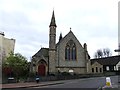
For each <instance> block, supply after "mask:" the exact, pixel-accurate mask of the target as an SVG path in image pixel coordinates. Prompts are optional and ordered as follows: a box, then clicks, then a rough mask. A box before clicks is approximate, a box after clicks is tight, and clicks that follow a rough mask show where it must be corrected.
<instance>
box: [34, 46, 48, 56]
mask: <svg viewBox="0 0 120 90" xmlns="http://www.w3.org/2000/svg"><path fill="white" fill-rule="evenodd" d="M41 55H43V56H44V57H48V56H49V48H41V49H40V50H39V51H38V52H37V53H36V54H35V55H33V56H32V57H40V56H41Z"/></svg>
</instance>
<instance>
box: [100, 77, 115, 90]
mask: <svg viewBox="0 0 120 90" xmlns="http://www.w3.org/2000/svg"><path fill="white" fill-rule="evenodd" d="M112 88H113V87H112V84H111V79H110V77H106V85H105V86H104V87H103V88H102V90H111V89H112Z"/></svg>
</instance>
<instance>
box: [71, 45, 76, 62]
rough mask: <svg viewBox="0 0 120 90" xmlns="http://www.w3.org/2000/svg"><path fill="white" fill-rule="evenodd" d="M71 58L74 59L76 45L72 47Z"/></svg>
mask: <svg viewBox="0 0 120 90" xmlns="http://www.w3.org/2000/svg"><path fill="white" fill-rule="evenodd" d="M72 60H76V47H75V46H73V47H72Z"/></svg>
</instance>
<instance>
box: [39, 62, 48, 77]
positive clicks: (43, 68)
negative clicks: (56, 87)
mask: <svg viewBox="0 0 120 90" xmlns="http://www.w3.org/2000/svg"><path fill="white" fill-rule="evenodd" d="M46 71H47V63H46V61H45V60H40V61H39V63H38V75H39V76H45V75H46Z"/></svg>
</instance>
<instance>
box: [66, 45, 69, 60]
mask: <svg viewBox="0 0 120 90" xmlns="http://www.w3.org/2000/svg"><path fill="white" fill-rule="evenodd" d="M65 59H66V60H70V47H69V46H66V48H65Z"/></svg>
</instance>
